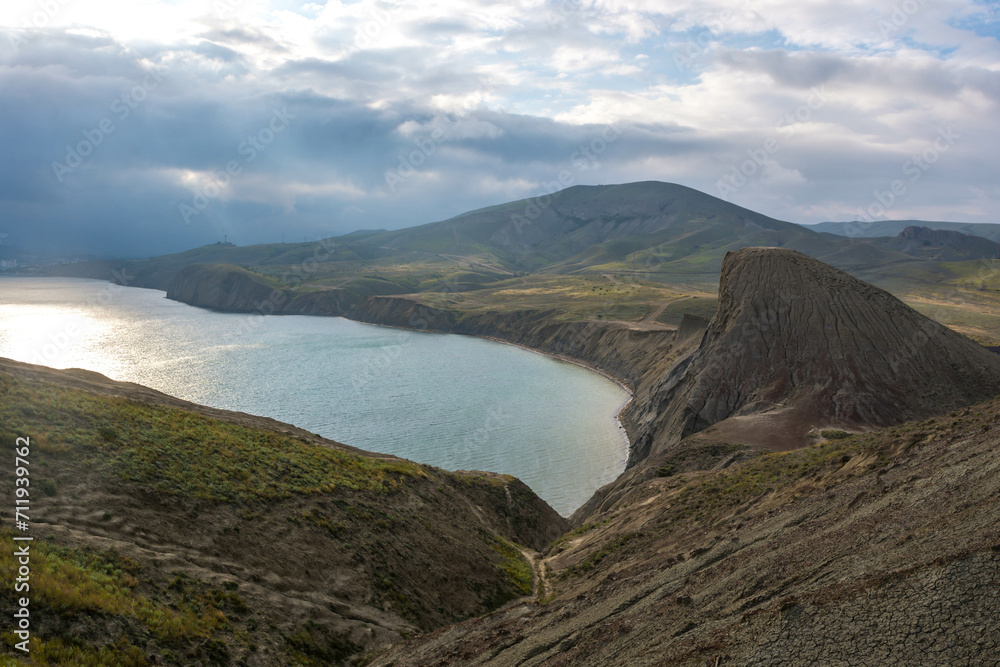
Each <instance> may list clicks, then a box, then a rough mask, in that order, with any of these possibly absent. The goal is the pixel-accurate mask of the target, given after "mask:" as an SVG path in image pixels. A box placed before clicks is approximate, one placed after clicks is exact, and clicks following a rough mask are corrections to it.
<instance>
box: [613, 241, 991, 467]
mask: <svg viewBox="0 0 1000 667" xmlns="http://www.w3.org/2000/svg"><path fill="white" fill-rule="evenodd" d="M997 395H1000V357H997V355H995V354H991V353H990V352H989V351H988V350H986V349H985V348H983V347H981V346H980V345H977V344H976V343H974V342H973V341H971V340H969V339H967V338H965V337H964V336H962V335H960V334H958V333H955V332H954V331H952V330H951V329H948V328H946V327H944V326H942V325H940V324H938V323H936V322H934V321H932V320H930V319H928V318H926V317H924V316H923V315H920V314H919V313H917V312H916V311H914V310H913V309H911V308H909V307H908V306H906V305H905V304H903V303H902V302H901V301H899V300H898V299H896V298H895V297H893V296H892V295H891V294H889V293H888V292H885V291H884V290H881V289H879V288H877V287H874V286H872V285H869V284H867V283H864V282H862V281H860V280H857V279H856V278H853V277H852V276H850V275H848V274H846V273H844V272H842V271H839V270H838V269H834V268H833V267H830V266H827V265H825V264H823V263H821V262H819V261H817V260H815V259H812V258H810V257H807V256H806V255H803V254H802V253H799V252H796V251H794V250H783V249H777V248H746V249H743V250H739V251H736V252H731V253H729V254H728V255H727V256H726V259H725V262H724V263H723V268H722V276H721V282H720V286H719V310H718V313H717V314H716V316H715V317H714V318H713V319H712V321H711V323H710V324H709V326H708V331H707V333H706V334H705V336H704V338H703V339H702V340H701V342H700V345H699V346H698V348H697V350H695V351H694V352H692V353H690V354H689V355H688V356H686V357H685V358H683V359H682V360H680V361H679V362H678V363H677V365H675V366H674V367H672V368H671V369H670V371H669V372H668V373H666V374H665V375H663V376H662V378H661V379H660V380H659V381H658V382H657V383H656V385H655V386H654V387H653V389H652V391H651V394H650V400H649V402H648V404H647V405H646V407H645V410H644V412H643V414H642V415H641V416H639V417H638V418H637V420H636V425H637V428H638V429H639V431H640V433H641V435H640V437H639V438H637V440H636V441H635V443H634V450H633V456H632V460H631V462H632V463H633V464H634V463H636V462H638V461H639V460H641V459H643V458H645V457H647V456H651V455H653V456H655V455H657V454H662V453H664V452H665V451H667V450H669V449H670V448H671V447H673V446H676V445H677V444H678V443H680V441H681V440H683V439H684V438H686V437H688V436H690V435H692V434H694V433H698V432H701V431H705V430H706V429H708V428H709V427H713V426H714V432H715V433H716V434H717V438H718V439H719V440H728V441H734V442H740V443H744V444H749V445H753V446H757V447H764V448H768V449H772V450H778V449H790V448H795V447H801V446H802V445H804V444H806V442H807V440H806V436H807V434H809V433H810V432H816V431H817V430H820V429H823V428H829V427H836V428H843V429H848V430H867V429H871V428H876V427H881V426H887V425H891V424H897V423H900V422H903V421H906V420H910V419H918V418H923V417H929V416H932V415H938V414H941V413H942V412H946V411H949V410H953V409H956V408H959V407H964V406H967V405H970V404H972V403H976V402H978V401H982V400H984V399H986V398H990V397H993V396H997Z"/></svg>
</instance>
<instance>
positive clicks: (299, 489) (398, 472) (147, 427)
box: [0, 375, 426, 502]
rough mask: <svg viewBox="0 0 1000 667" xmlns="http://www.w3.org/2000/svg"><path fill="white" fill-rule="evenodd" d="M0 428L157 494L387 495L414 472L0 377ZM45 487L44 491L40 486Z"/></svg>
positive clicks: (412, 467)
mask: <svg viewBox="0 0 1000 667" xmlns="http://www.w3.org/2000/svg"><path fill="white" fill-rule="evenodd" d="M0 423H2V424H4V428H5V429H6V430H7V431H8V432H10V433H18V434H28V435H30V436H31V437H32V440H33V442H34V443H36V449H35V452H41V453H43V454H45V453H48V454H51V455H60V454H62V453H65V452H72V454H73V455H76V456H81V457H83V458H84V459H85V461H87V462H88V463H90V464H91V465H94V466H102V467H104V468H106V469H107V470H108V471H109V472H110V473H111V474H112V475H114V476H115V477H117V478H119V479H121V480H127V481H130V482H134V483H136V484H139V485H142V486H145V487H147V488H149V489H151V490H153V491H155V492H157V493H165V494H170V495H177V496H184V497H190V498H200V499H205V500H216V501H230V502H231V501H241V502H249V501H255V500H260V499H274V498H286V497H289V496H291V495H294V494H310V493H326V492H330V491H333V490H334V489H337V488H348V489H352V490H356V491H368V492H374V493H380V494H386V493H393V492H395V491H396V490H398V489H399V487H400V485H401V484H402V483H403V481H404V480H405V479H406V478H417V477H424V476H426V473H425V472H424V471H423V470H422V468H420V466H418V465H416V464H412V463H408V462H404V461H394V460H384V459H378V458H370V457H365V456H360V455H357V454H353V453H349V452H344V451H340V450H337V449H333V448H330V447H323V446H320V445H314V444H310V443H307V442H304V441H302V440H298V439H295V438H292V437H288V436H283V435H280V434H277V433H273V432H270V431H262V430H257V429H253V428H246V427H242V426H239V425H236V424H232V423H228V422H220V421H216V420H212V419H210V418H208V417H204V416H201V415H197V414H193V413H190V412H185V411H182V410H176V409H173V408H168V407H163V406H156V405H147V404H141V403H135V402H132V401H129V400H125V399H122V398H111V397H103V396H95V395H91V394H84V393H82V392H78V391H72V390H67V389H61V388H58V387H54V386H51V385H45V384H39V383H35V384H30V383H27V382H25V381H22V380H19V379H16V378H14V377H11V376H7V375H4V376H0ZM43 490H44V487H43Z"/></svg>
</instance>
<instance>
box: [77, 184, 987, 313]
mask: <svg viewBox="0 0 1000 667" xmlns="http://www.w3.org/2000/svg"><path fill="white" fill-rule="evenodd" d="M998 228H1000V226H998ZM754 246H767V247H778V248H789V249H793V250H798V251H799V252H802V253H805V254H807V255H809V256H810V257H814V258H816V259H819V260H821V261H823V262H825V263H827V264H830V265H832V266H836V267H837V268H840V269H843V270H845V271H850V272H851V273H852V274H854V275H856V276H858V277H861V278H863V279H865V280H868V281H875V282H880V284H884V283H886V282H889V281H893V280H899V279H903V280H905V281H907V282H908V283H911V284H913V283H924V284H931V283H933V284H938V283H940V282H941V280H943V279H944V278H947V277H953V276H946V275H944V274H943V273H942V272H941V271H940V270H938V268H937V267H935V266H933V265H931V264H930V263H928V262H926V261H922V259H923V257H922V256H920V255H918V256H916V257H915V256H913V255H909V254H905V253H903V252H900V251H898V250H897V249H895V248H894V247H892V245H891V244H880V243H858V242H856V241H855V240H854V239H849V238H845V237H844V236H840V235H837V234H830V233H820V232H819V231H816V229H814V228H809V227H806V226H803V225H797V224H793V223H790V222H784V221H781V220H775V219H774V218H770V217H768V216H766V215H762V214H760V213H756V212H754V211H751V210H749V209H745V208H742V207H740V206H736V205H735V204H731V203H729V202H726V201H723V200H721V199H718V198H717V197H713V196H711V195H708V194H705V193H703V192H699V191H697V190H693V189H691V188H688V187H685V186H682V185H676V184H672V183H661V182H657V181H644V182H640V183H626V184H621V185H600V186H582V185H581V186H574V187H571V188H567V189H565V190H561V191H559V192H556V193H554V194H552V195H546V196H542V197H534V198H531V199H522V200H519V201H514V202H509V203H506V204H500V205H497V206H491V207H488V208H483V209H479V210H476V211H470V212H468V213H464V214H462V215H459V216H456V217H454V218H451V219H449V220H443V221H440V222H434V223H429V224H425V225H419V226H416V227H408V228H405V229H400V230H395V231H379V230H367V231H360V232H355V233H352V234H348V235H344V236H340V237H334V238H330V239H325V240H323V241H318V242H314V243H295V244H268V245H258V246H247V247H234V246H230V245H225V244H216V245H210V246H204V247H202V248H197V249H194V250H190V251H187V252H183V253H178V254H175V255H167V256H164V257H158V258H154V259H151V260H143V261H137V262H130V263H128V265H127V267H126V272H127V274H128V275H129V276H132V282H130V283H129V284H132V285H136V286H142V287H155V288H158V289H167V287H168V286H169V285H170V283H171V281H172V280H173V278H174V276H176V275H177V273H178V272H179V271H180V270H181V269H182V268H183V267H184V266H187V265H189V264H228V265H234V266H238V267H243V268H251V269H253V270H255V271H259V272H263V273H267V274H269V275H272V276H274V277H276V278H278V279H279V280H281V281H284V282H286V283H289V284H290V285H292V286H295V287H297V288H298V287H300V286H301V288H302V289H309V288H313V289H317V288H326V287H337V288H339V289H342V290H345V291H348V292H351V295H352V296H351V297H350V298H352V299H355V300H356V299H357V298H362V297H365V296H370V295H372V294H408V293H414V292H419V291H427V290H433V289H435V288H436V286H440V285H442V284H447V286H448V289H449V290H450V291H465V290H466V289H469V290H472V289H479V288H480V287H481V286H482V285H484V284H487V283H490V282H496V281H500V280H505V279H509V278H511V277H514V276H515V275H516V274H531V273H544V274H593V273H613V274H632V275H636V276H638V277H641V278H650V279H653V280H660V281H663V282H685V281H689V280H690V281H694V282H714V281H715V280H716V278H717V276H718V272H719V269H720V267H721V266H722V260H723V257H725V255H726V253H727V252H730V251H733V250H739V249H740V248H745V247H754ZM418 265H422V267H423V271H422V272H419V271H415V270H414V269H415V267H416V266H418ZM296 267H298V268H303V267H308V269H309V271H308V274H305V273H303V272H302V271H298V272H296V271H295V269H296ZM91 268H93V269H94V270H93V271H92V273H91V274H86V273H85V272H87V271H90V270H91ZM380 269H386V270H385V271H382V270H380ZM75 271H76V273H75V275H90V276H91V277H106V276H107V274H108V270H107V268H106V267H100V266H96V267H80V268H78V269H75ZM945 273H946V272H945ZM404 274H405V275H406V276H407V278H406V279H405V280H403V281H401V282H400V281H399V280H397V277H399V276H402V275H404ZM418 276H419V277H418Z"/></svg>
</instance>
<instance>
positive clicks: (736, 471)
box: [372, 400, 1000, 667]
mask: <svg viewBox="0 0 1000 667" xmlns="http://www.w3.org/2000/svg"><path fill="white" fill-rule="evenodd" d="M998 423H1000V401H998V400H992V401H989V402H986V403H982V404H979V405H976V406H973V407H971V408H968V409H963V410H960V411H957V412H954V413H951V414H948V415H946V416H942V417H939V418H933V419H927V420H923V421H920V422H911V423H907V424H903V425H900V426H897V427H893V428H888V429H884V430H880V431H876V432H873V433H869V434H865V435H855V436H847V437H843V438H838V439H834V440H831V441H829V442H826V443H824V444H817V445H814V446H811V447H808V448H805V449H800V450H796V451H792V452H782V453H772V454H766V455H761V456H759V457H757V458H754V459H752V460H750V461H744V462H739V463H735V464H732V465H730V466H729V467H727V468H725V469H718V470H713V471H702V472H690V473H683V474H668V473H666V472H664V473H663V474H664V475H666V476H659V477H655V476H654V477H652V478H650V479H648V480H646V481H645V482H643V483H641V484H638V485H636V486H635V487H633V488H632V489H631V490H630V492H629V493H628V494H627V495H626V496H624V497H622V498H621V499H620V500H619V501H618V502H616V503H614V504H612V505H610V506H608V507H606V508H604V509H603V510H602V511H600V512H597V513H595V514H593V515H592V516H591V517H590V518H589V520H588V521H587V522H585V523H583V524H580V525H578V526H577V528H576V529H575V530H574V531H573V532H570V533H568V534H567V535H565V536H564V537H563V538H561V539H560V540H557V541H556V542H555V543H554V544H553V545H552V546H551V547H549V548H548V549H547V550H545V551H544V552H543V553H542V554H541V555H540V557H539V558H538V559H537V560H536V568H537V570H538V571H539V572H542V573H544V579H543V581H542V582H541V586H540V589H539V592H538V596H537V600H536V601H534V602H523V603H521V604H518V605H515V606H513V607H510V608H507V609H504V610H501V611H499V612H495V613H493V614H490V615H488V616H486V617H484V618H480V619H476V620H474V621H466V622H464V623H460V624H456V625H454V626H451V627H448V628H443V629H440V630H437V631H435V632H432V633H430V634H428V635H424V636H421V637H417V638H414V639H411V640H409V641H407V642H404V643H402V644H400V645H398V646H395V647H393V648H391V649H390V650H389V651H387V652H386V653H384V654H383V655H381V656H379V657H378V658H377V659H376V660H375V661H374V662H373V663H372V664H373V665H375V666H379V667H389V666H392V667H410V666H416V665H445V664H463V665H496V666H500V665H524V666H526V667H532V666H536V665H537V666H541V665H545V666H546V667H560V666H566V667H568V666H571V665H572V666H573V667H577V666H590V665H593V666H595V667H596V666H601V667H603V666H605V665H629V666H643V665H650V666H652V665H678V666H680V667H688V666H690V667H704V666H706V665H708V666H714V665H719V666H720V667H724V666H727V665H744V666H754V667H756V666H758V665H759V666H761V667H763V666H765V665H768V666H769V665H812V664H830V665H851V664H863V665H873V664H907V665H957V664H969V665H979V664H983V665H985V664H993V663H994V662H995V656H996V655H997V652H998V651H1000V643H998V639H997V638H998V637H1000V614H998V613H997V609H998V607H997V605H998V604H1000V540H998V539H997V535H998V534H1000V510H998V507H997V503H996V498H997V494H1000V475H998V474H996V473H997V470H1000V429H998V427H997V424H998Z"/></svg>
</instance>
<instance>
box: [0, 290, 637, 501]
mask: <svg viewBox="0 0 1000 667" xmlns="http://www.w3.org/2000/svg"><path fill="white" fill-rule="evenodd" d="M0 357H7V358H10V359H16V360H18V361H25V362H29V363H35V364H42V365H46V366H51V367H54V368H84V369H87V370H92V371H97V372H99V373H102V374H104V375H106V376H108V377H110V378H112V379H114V380H122V381H128V382H136V383H139V384H142V385H146V386H148V387H152V388H154V389H158V390H160V391H163V392H166V393H168V394H171V395H173V396H177V397H179V398H182V399H185V400H188V401H193V402H195V403H200V404H203V405H208V406H211V407H215V408H223V409H227V410H238V411H241V412H247V413H251V414H255V415H262V416H266V417H272V418H274V419H278V420H280V421H283V422H288V423H291V424H294V425H296V426H299V427H301V428H304V429H306V430H308V431H311V432H314V433H318V434H320V435H322V436H324V437H326V438H329V439H331V440H336V441H338V442H341V443H344V444H348V445H352V446H354V447H359V448H361V449H365V450H369V451H373V452H382V453H389V454H395V455H397V456H401V457H403V458H406V459H410V460H413V461H418V462H420V463H427V464H430V465H434V466H438V467H441V468H445V469H448V470H488V471H491V472H498V473H505V474H510V475H514V476H516V477H518V478H520V479H521V480H522V481H524V482H525V483H527V484H528V485H529V486H530V487H531V488H532V490H534V491H535V493H537V494H538V495H539V496H541V497H542V498H543V499H545V500H546V501H547V502H548V503H549V504H550V505H551V506H552V507H553V508H554V509H555V510H556V511H558V512H559V513H560V514H562V515H564V516H568V515H569V514H571V513H572V512H573V511H574V510H575V509H577V508H578V507H579V506H580V505H582V504H583V503H584V502H585V501H586V500H587V499H588V498H589V497H590V496H591V495H592V494H593V493H594V491H595V490H596V489H598V488H600V487H601V486H603V485H604V484H607V483H608V482H611V481H612V480H614V479H615V478H616V477H617V476H618V475H619V474H621V472H622V471H623V470H624V467H625V461H626V458H627V454H628V441H627V438H626V436H625V432H624V430H623V429H622V428H621V426H620V424H619V423H618V421H617V415H618V412H619V411H620V410H621V408H622V407H623V406H624V405H625V403H626V401H627V400H628V399H629V393H628V392H627V391H626V390H625V389H624V388H623V387H621V386H619V385H618V384H616V383H615V382H613V381H611V380H609V379H608V378H606V377H604V376H602V375H600V374H598V373H596V372H593V371H591V370H588V369H586V368H584V367H581V366H578V365H575V364H572V363H568V362H565V361H561V360H558V359H554V358H551V357H548V356H545V355H542V354H539V353H536V352H533V351H530V350H526V349H523V348H519V347H516V346H513V345H506V344H503V343H498V342H495V341H491V340H485V339H481V338H476V337H471V336H460V335H453V334H437V333H427V332H415V331H408V330H403V329H393V328H387V327H379V326H372V325H368V324H360V323H357V322H352V321H350V320H346V319H343V318H339V317H310V316H299V315H293V316H284V315H283V316H264V315H260V314H252V315H247V314H230V313H218V312H214V311H209V310H204V309H201V308H195V307H193V306H189V305H186V304H183V303H178V302H175V301H171V300H169V299H167V298H166V295H165V293H164V292H162V291H159V290H149V289H142V288H137V287H122V286H118V285H113V284H111V283H108V282H103V281H96V280H83V279H70V278H37V277H2V278H0Z"/></svg>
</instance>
